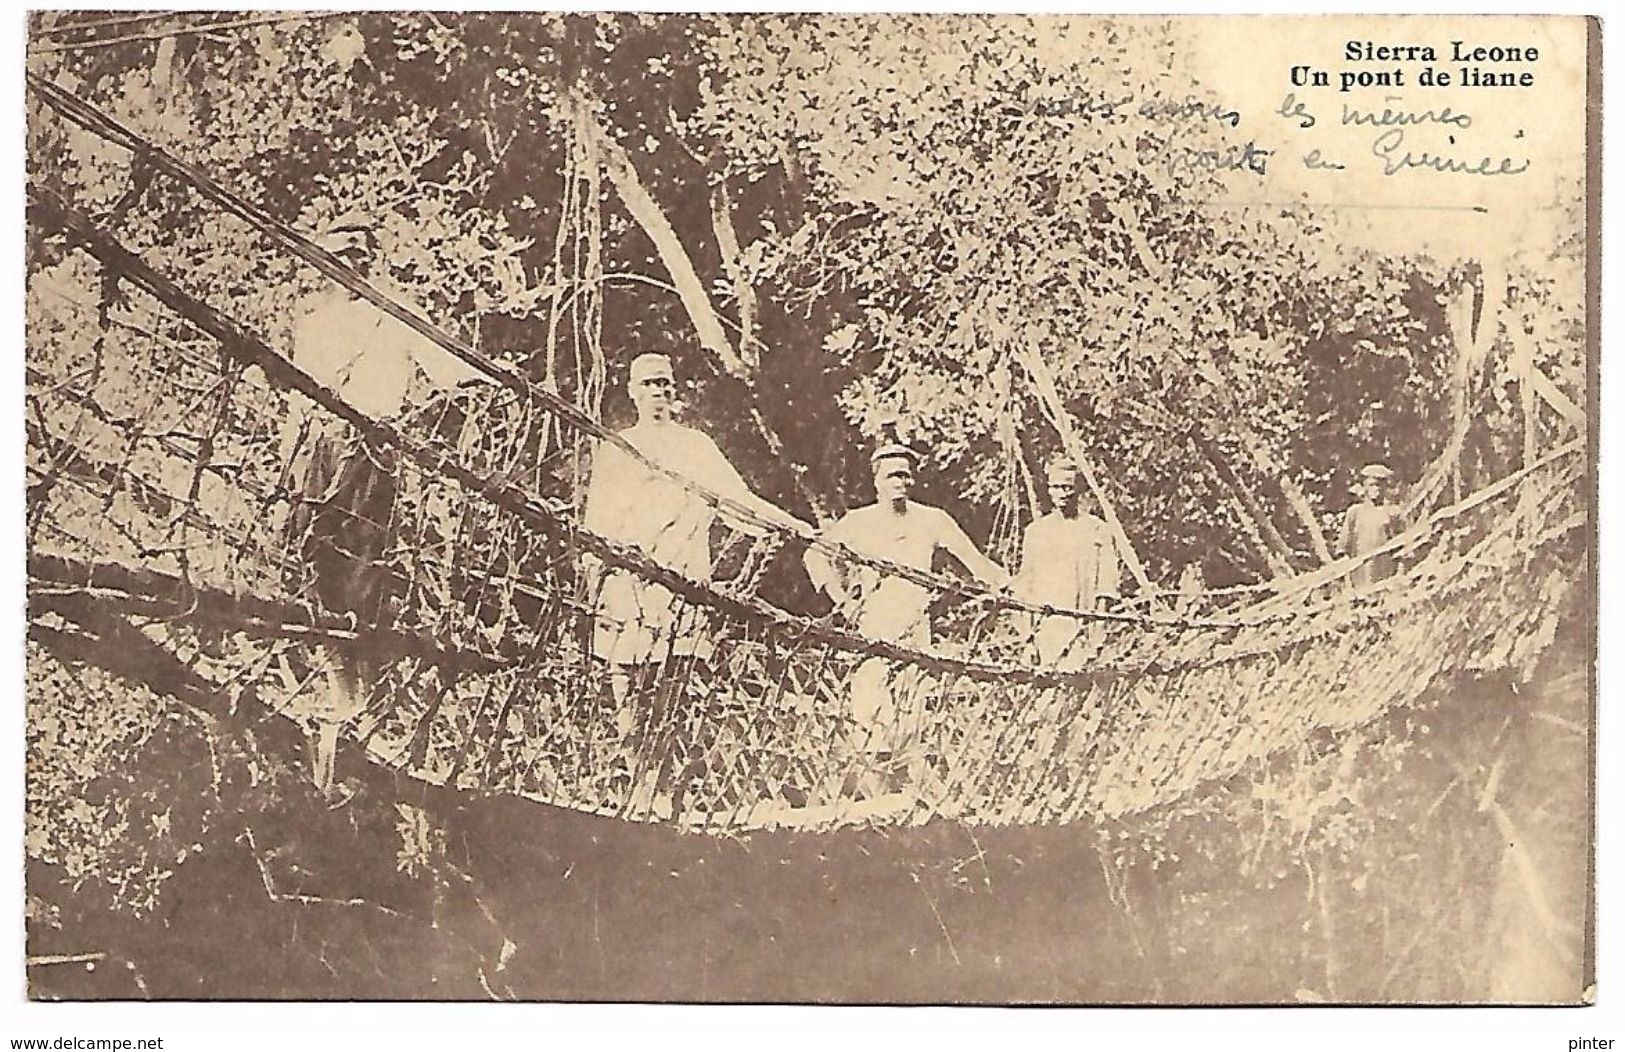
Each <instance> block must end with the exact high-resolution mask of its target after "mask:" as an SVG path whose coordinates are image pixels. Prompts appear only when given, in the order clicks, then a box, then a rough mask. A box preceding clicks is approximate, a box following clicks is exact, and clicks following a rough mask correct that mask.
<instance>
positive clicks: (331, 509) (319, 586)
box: [281, 226, 477, 790]
mask: <svg viewBox="0 0 1625 1052" xmlns="http://www.w3.org/2000/svg"><path fill="white" fill-rule="evenodd" d="M320 243H321V244H322V246H323V247H324V248H326V249H327V250H328V251H330V252H332V253H333V254H334V255H335V256H337V257H338V258H339V259H340V260H341V261H342V262H344V263H346V264H347V265H349V266H350V267H352V268H353V269H356V270H359V271H366V272H368V281H369V283H370V284H372V285H373V287H374V288H378V289H379V290H380V291H383V292H384V293H385V294H386V295H390V296H392V297H394V298H396V299H398V300H401V299H404V296H403V295H402V294H401V292H400V290H399V289H397V288H395V287H394V286H393V285H391V284H390V283H389V281H388V278H387V276H386V273H385V271H384V268H383V267H382V266H380V265H378V263H379V261H378V253H377V245H376V242H375V240H374V239H373V235H372V233H371V231H370V230H368V229H365V228H362V227H355V226H349V227H337V228H334V229H333V230H331V231H329V232H328V234H326V235H325V236H324V237H323V238H322V239H321V241H320ZM295 309H296V311H297V313H298V317H297V319H296V320H295V322H294V325H293V364H294V365H296V366H297V367H298V368H299V369H301V370H303V371H304V372H305V373H307V374H309V376H310V377H311V378H312V379H314V380H315V381H316V382H317V383H319V384H321V385H322V386H323V387H325V388H326V389H327V390H329V391H332V392H333V393H334V394H336V395H338V396H339V398H340V399H342V400H343V401H344V402H346V403H348V404H349V405H350V406H352V407H353V408H355V409H358V410H360V411H361V412H362V413H363V414H364V415H366V416H367V417H369V418H371V419H374V420H380V421H387V420H391V419H393V418H395V417H397V416H399V415H400V413H401V411H402V409H403V408H404V407H405V402H406V398H407V394H408V391H409V390H411V389H412V388H413V385H414V381H415V380H416V379H417V378H418V374H419V373H420V372H421V374H422V376H423V377H424V378H425V379H426V380H427V386H428V387H429V389H435V388H450V387H452V386H455V385H456V384H458V383H460V382H461V381H463V380H465V379H468V378H471V377H473V376H475V375H477V374H476V373H475V372H474V371H473V369H471V368H470V367H469V366H467V365H465V364H464V363H463V362H461V361H459V360H458V359H457V358H455V357H453V356H452V355H451V354H450V353H449V352H447V351H446V350H444V349H443V348H441V347H440V346H439V345H438V344H435V343H434V342H432V341H430V340H428V339H426V338H425V337H423V336H421V335H419V334H418V333H417V332H416V331H415V330H413V329H411V328H410V327H408V326H407V325H405V324H404V323H402V322H400V321H398V320H396V319H395V318H393V317H391V316H389V315H387V314H385V313H384V312H383V311H381V310H379V309H378V308H377V307H375V306H374V305H373V304H371V303H369V302H367V301H365V300H363V299H361V298H360V297H359V296H357V295H355V294H354V293H352V292H351V291H350V290H349V289H347V288H343V287H340V286H337V285H332V286H329V287H328V288H326V289H324V290H323V291H321V292H319V293H317V294H315V295H313V296H311V297H309V298H307V299H305V300H303V301H301V302H300V303H299V304H298V306H297V307H296V308H295ZM419 386H420V388H421V386H422V385H421V384H420V385H419ZM288 400H289V405H288V412H287V413H286V415H285V416H284V418H283V429H282V434H281V452H282V455H283V458H284V463H288V464H290V465H295V468H294V473H295V477H297V478H298V480H299V481H298V483H297V485H298V490H299V492H298V499H297V501H296V503H295V504H294V507H293V512H292V515H291V517H290V523H289V528H290V535H291V536H292V537H293V538H294V540H295V542H296V543H297V544H298V545H299V548H300V567H301V570H302V572H303V573H304V575H305V580H304V581H302V582H301V584H302V586H303V590H304V591H305V592H306V593H307V594H308V595H310V596H311V597H312V598H313V599H314V600H315V601H316V602H318V603H319V604H320V605H322V606H323V607H325V608H327V609H328V610H330V611H332V612H334V613H339V614H347V615H349V616H350V617H351V618H353V619H354V621H355V625H356V639H355V641H354V643H353V644H351V645H350V646H349V647H347V648H346V649H345V650H344V651H342V652H334V653H333V654H332V655H331V656H330V657H331V663H332V664H331V667H330V668H329V669H328V671H327V675H326V676H324V677H323V681H324V688H323V689H321V690H319V691H317V692H316V693H315V694H313V695H309V696H305V697H301V698H299V699H296V704H297V705H298V707H299V708H300V710H301V714H302V715H304V716H305V717H306V718H307V719H308V720H309V721H310V722H311V723H312V725H313V727H314V729H313V731H312V742H311V751H312V768H313V770H312V776H313V778H314V780H315V782H316V784H317V785H318V786H319V787H321V788H322V789H324V790H332V789H333V787H334V786H333V773H334V761H335V759H336V756H337V750H338V734H339V730H340V729H341V728H342V726H343V725H344V724H345V723H346V722H348V721H349V720H352V719H354V718H355V717H356V716H358V715H359V714H360V713H361V711H362V709H363V708H364V706H365V704H366V700H367V698H366V695H367V690H368V689H369V687H370V684H371V681H372V680H373V678H374V674H375V671H376V670H375V667H374V665H375V662H374V660H373V655H372V653H371V650H372V648H373V646H374V645H375V644H374V643H373V641H372V640H371V638H370V634H371V633H372V632H373V631H375V630H376V629H377V627H378V622H379V620H380V619H381V617H382V614H383V606H384V603H385V601H386V598H387V594H388V585H387V582H388V576H387V574H386V572H385V569H384V568H382V567H380V565H379V563H380V562H381V561H382V560H383V559H384V558H385V557H386V555H387V554H388V552H387V549H388V546H389V545H390V543H392V538H391V535H392V527H391V519H392V517H393V515H394V507H395V496H396V484H395V475H394V469H393V466H392V463H391V461H390V459H389V454H386V453H385V452H384V451H381V450H378V449H374V448H372V446H370V445H369V444H368V443H367V442H365V441H364V440H363V439H362V438H361V437H360V436H358V435H356V434H355V433H354V432H353V431H352V430H351V429H350V427H349V426H348V425H347V424H345V423H344V422H343V421H342V420H340V419H339V418H337V417H335V416H332V415H331V414H328V413H326V412H325V411H319V410H317V409H316V407H315V406H314V405H313V404H312V403H311V402H310V400H309V399H307V398H305V397H304V396H303V395H301V394H299V393H298V392H289V395H288Z"/></svg>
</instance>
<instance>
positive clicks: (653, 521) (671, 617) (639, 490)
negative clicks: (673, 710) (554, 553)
mask: <svg viewBox="0 0 1625 1052" xmlns="http://www.w3.org/2000/svg"><path fill="white" fill-rule="evenodd" d="M627 391H628V393H629V394H630V395H631V397H632V404H633V406H634V407H635V408H636V409H637V414H638V422H637V423H636V424H634V425H633V426H631V427H629V428H627V429H626V430H624V431H622V432H621V433H620V437H621V438H623V439H625V440H626V442H627V443H628V444H629V445H630V446H631V447H632V448H633V449H635V450H637V451H638V453H639V454H641V455H642V457H643V458H645V460H647V461H649V462H652V463H653V464H655V465H658V466H659V467H661V468H664V469H666V471H669V472H671V473H673V474H675V475H677V476H679V477H681V478H682V479H685V480H687V481H689V482H691V483H693V484H694V485H695V486H696V487H698V488H699V489H700V490H704V491H707V492H709V493H711V494H714V495H716V496H718V497H726V498H728V499H730V500H732V501H734V502H735V503H737V504H740V505H743V506H744V508H745V509H746V511H747V512H749V513H751V514H753V515H754V516H755V517H756V518H757V519H758V520H765V522H767V523H772V524H777V525H778V526H781V527H783V528H785V529H788V530H791V531H793V532H795V533H798V534H801V535H803V536H806V535H808V534H809V533H810V532H811V529H810V527H808V526H807V525H806V524H805V523H803V522H801V521H800V520H799V519H797V518H795V517H794V516H792V515H790V514H789V513H788V512H786V511H784V510H783V509H781V508H778V507H776V506H774V505H773V504H771V503H769V502H768V501H765V500H763V499H762V498H761V497H758V496H757V495H756V494H755V493H752V492H751V490H750V487H749V486H747V485H746V484H745V480H744V479H743V478H741V477H740V475H739V472H738V471H736V470H734V467H733V465H732V464H730V463H729V462H728V458H727V457H725V456H724V455H723V453H722V450H720V449H718V448H717V444H716V443H715V442H713V441H712V440H711V439H710V437H709V436H707V435H705V434H704V433H702V432H700V431H696V430H695V429H694V428H692V427H685V426H684V425H682V424H679V423H678V422H677V421H676V420H674V419H673V418H672V411H673V405H674V400H675V394H676V378H675V376H674V375H673V372H672V366H671V359H669V358H667V357H666V356H665V355H663V354H645V355H640V356H639V357H637V358H636V359H634V360H633V362H632V366H631V370H630V372H629V375H628V381H627ZM717 514H718V511H717V508H716V507H715V506H714V505H713V504H712V503H711V502H710V501H709V500H707V499H706V497H705V495H704V493H701V492H697V491H696V490H695V489H693V488H689V487H686V486H684V485H683V484H682V483H680V482H678V481H677V480H675V479H673V478H671V477H670V476H668V475H666V474H663V473H662V472H660V471H657V470H653V469H652V468H651V467H649V465H648V464H646V463H644V462H643V461H640V460H639V459H638V458H636V457H634V456H632V455H630V454H628V453H627V452H626V451H625V450H624V449H622V448H620V447H619V446H617V445H616V444H614V443H612V442H601V443H599V444H598V447H597V449H596V450H595V451H594V453H593V462H592V478H591V480H590V481H589V483H588V486H587V502H586V510H585V512H584V513H583V523H584V524H585V525H586V527H587V529H589V530H591V531H593V532H594V533H597V534H599V535H600V536H603V537H605V538H608V539H609V540H612V541H619V542H621V543H622V544H629V545H632V546H634V547H636V548H637V549H639V550H640V551H642V552H643V554H644V555H647V556H648V557H649V558H650V559H651V560H653V561H654V562H657V563H659V564H660V565H662V566H664V567H666V568H668V569H671V570H675V571H677V572H678V573H680V574H682V575H683V576H684V577H687V578H689V579H690V580H694V581H700V582H705V581H709V580H710V579H711V526H712V524H713V523H714V522H715V521H716V518H717ZM723 514H724V517H725V519H726V521H728V523H729V525H730V526H732V527H734V528H735V529H738V530H740V531H741V532H744V533H750V534H758V535H759V534H761V533H763V532H764V531H765V528H766V527H764V526H763V524H762V521H755V522H753V521H750V520H749V519H746V518H742V517H738V516H729V515H727V513H726V511H724V512H723ZM587 572H588V577H589V583H590V584H592V585H593V586H595V587H596V588H597V590H598V591H597V595H598V604H597V616H596V618H595V622H594V629H593V652H594V653H595V654H597V655H598V656H599V657H600V658H602V659H604V660H605V661H608V662H609V663H610V666H611V683H612V685H613V688H614V691H615V695H616V699H617V700H618V701H619V700H623V699H624V698H625V695H626V690H627V687H628V685H629V683H630V679H631V673H632V671H633V669H635V668H636V667H638V666H640V665H646V664H648V663H652V662H659V661H663V660H664V659H665V658H666V656H667V654H668V652H674V653H678V654H691V653H695V652H699V651H702V650H703V648H704V647H705V646H706V642H707V641H706V640H705V639H703V638H702V636H703V625H701V624H700V623H699V622H698V621H697V620H695V621H694V622H693V623H692V624H684V623H679V621H678V614H679V603H678V600H677V597H676V596H674V595H673V594H672V593H671V591H670V590H669V589H667V588H665V587H664V586H662V585H659V584H655V583H652V582H649V581H646V580H644V579H643V578H642V577H639V576H638V575H636V574H634V573H630V572H624V571H612V572H610V573H608V574H605V575H603V576H602V580H601V581H599V580H596V579H597V578H598V576H599V565H598V562H597V560H596V559H589V560H588V561H587ZM616 719H617V723H618V724H619V726H620V729H621V731H622V732H623V733H624V732H626V731H627V730H630V728H631V713H629V712H625V711H624V710H623V711H622V712H621V713H618V714H617V717H616Z"/></svg>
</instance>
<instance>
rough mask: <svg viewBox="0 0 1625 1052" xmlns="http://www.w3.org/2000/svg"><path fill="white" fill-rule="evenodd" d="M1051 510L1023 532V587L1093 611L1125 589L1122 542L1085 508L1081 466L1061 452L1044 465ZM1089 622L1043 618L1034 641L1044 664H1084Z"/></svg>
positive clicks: (1056, 603) (1045, 599) (1032, 598)
mask: <svg viewBox="0 0 1625 1052" xmlns="http://www.w3.org/2000/svg"><path fill="white" fill-rule="evenodd" d="M1044 478H1045V482H1046V484H1047V486H1048V490H1049V500H1050V511H1049V514H1047V515H1042V516H1040V517H1039V518H1037V519H1034V520H1033V522H1032V523H1031V525H1029V526H1028V527H1027V531H1026V533H1025V534H1024V535H1023V537H1022V545H1021V576H1020V578H1019V580H1018V593H1019V594H1020V595H1021V597H1022V598H1023V599H1026V600H1028V601H1029V602H1033V603H1042V604H1044V605H1045V606H1053V607H1057V608H1059V609H1062V610H1082V611H1086V612H1087V611H1094V610H1100V609H1102V608H1103V606H1104V604H1105V603H1106V602H1107V601H1109V600H1112V599H1116V598H1118V597H1119V596H1120V595H1121V587H1122V569H1121V565H1122V564H1121V562H1120V560H1119V558H1118V554H1117V543H1116V541H1115V540H1114V539H1113V538H1112V532H1111V528H1110V527H1109V526H1107V525H1106V523H1105V522H1104V521H1102V520H1101V519H1099V518H1097V517H1095V516H1094V515H1091V514H1089V513H1088V512H1087V511H1085V510H1084V509H1083V495H1082V492H1081V491H1080V489H1079V487H1078V469H1077V466H1076V465H1075V464H1073V463H1072V461H1071V460H1069V459H1067V458H1066V457H1061V458H1058V459H1056V460H1053V461H1051V462H1050V464H1049V466H1048V467H1047V468H1046V469H1045V471H1044ZM1088 628H1089V624H1088V622H1086V621H1082V620H1080V619H1078V618H1076V617H1069V616H1067V615H1065V614H1050V615H1046V616H1044V617H1042V618H1040V619H1039V621H1038V624H1037V628H1036V632H1035V633H1034V642H1035V644H1036V645H1037V648H1038V659H1039V660H1040V661H1041V662H1043V663H1045V664H1060V665H1068V666H1075V665H1078V664H1081V663H1082V661H1083V659H1084V657H1085V656H1086V650H1087V648H1086V647H1085V646H1084V645H1083V641H1084V639H1086V638H1087V637H1088V636H1089V635H1091V634H1092V633H1089V632H1087V631H1086V630H1087V629H1088Z"/></svg>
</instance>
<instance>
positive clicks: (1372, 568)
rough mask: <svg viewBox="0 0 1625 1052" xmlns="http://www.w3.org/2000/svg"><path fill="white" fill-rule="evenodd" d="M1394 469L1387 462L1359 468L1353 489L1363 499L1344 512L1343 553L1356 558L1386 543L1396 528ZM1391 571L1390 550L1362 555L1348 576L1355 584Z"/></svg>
mask: <svg viewBox="0 0 1625 1052" xmlns="http://www.w3.org/2000/svg"><path fill="white" fill-rule="evenodd" d="M1393 487H1394V473H1393V471H1392V470H1391V469H1390V468H1389V467H1388V465H1386V464H1367V465H1366V466H1365V467H1363V468H1361V469H1360V481H1359V482H1358V483H1356V484H1355V493H1356V495H1357V496H1359V497H1361V498H1362V499H1361V500H1359V501H1357V502H1356V503H1355V504H1353V505H1351V506H1350V507H1349V509H1348V511H1346V512H1344V514H1343V532H1342V536H1341V537H1340V538H1339V541H1340V544H1341V547H1342V550H1343V554H1345V555H1350V556H1353V557H1354V558H1356V559H1360V558H1364V557H1365V556H1367V555H1368V554H1369V553H1371V552H1374V551H1376V550H1377V549H1378V548H1381V547H1382V546H1383V545H1384V544H1387V543H1388V542H1389V541H1390V540H1392V539H1393V538H1394V536H1395V535H1396V534H1397V533H1398V532H1399V527H1400V524H1401V520H1400V516H1401V513H1402V509H1401V508H1400V507H1399V505H1398V504H1396V503H1394V501H1393V496H1394V493H1393ZM1393 572H1394V556H1393V553H1392V552H1388V553H1385V554H1383V555H1378V556H1374V557H1372V558H1368V559H1365V561H1364V562H1362V563H1361V564H1360V565H1359V566H1357V567H1356V568H1355V569H1354V572H1353V573H1351V574H1349V580H1350V581H1351V582H1352V583H1353V584H1354V586H1355V587H1356V588H1363V587H1365V586H1366V585H1369V584H1371V583H1372V582H1373V581H1380V580H1382V579H1383V578H1385V577H1388V576H1390V575H1391V574H1392V573H1393Z"/></svg>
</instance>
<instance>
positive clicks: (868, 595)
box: [805, 445, 1009, 752]
mask: <svg viewBox="0 0 1625 1052" xmlns="http://www.w3.org/2000/svg"><path fill="white" fill-rule="evenodd" d="M871 465H872V467H873V469H874V479H875V497H876V500H875V503H873V504H870V505H868V506H866V507H862V508H857V509H854V510H853V511H850V512H848V513H847V514H846V515H844V516H842V517H841V519H840V520H838V521H837V522H836V523H835V524H834V525H833V526H831V527H829V528H828V529H827V530H825V531H824V534H823V539H824V540H825V541H829V542H833V543H834V544H836V545H839V546H840V547H842V548H845V549H847V550H848V551H851V552H854V553H856V554H858V555H861V556H868V557H869V558H873V559H883V560H885V561H887V562H892V563H897V564H898V565H901V566H908V567H912V568H913V569H916V570H923V571H929V570H930V569H931V561H932V559H933V557H934V556H935V555H936V553H937V552H938V551H944V552H947V553H948V554H949V555H951V556H953V557H954V558H955V559H956V560H958V561H959V563H960V565H962V566H964V568H965V569H966V570H968V571H970V573H971V575H972V576H973V577H975V578H976V579H977V580H979V581H981V582H982V583H984V584H986V585H989V586H991V587H1002V586H1003V585H1005V584H1006V583H1007V582H1008V581H1009V576H1008V575H1007V574H1006V573H1005V572H1004V570H1003V569H1002V568H1000V567H999V565H998V564H997V563H994V562H993V561H992V560H990V559H988V558H987V557H986V556H984V555H983V554H982V553H981V552H979V551H977V549H976V545H975V544H974V543H973V542H972V541H971V539H970V538H969V537H967V536H965V531H964V530H961V529H960V528H959V524H958V523H956V522H954V520H953V518H952V517H951V516H950V515H949V514H948V513H947V512H945V511H943V510H942V509H940V508H934V507H932V506H931V505H929V504H921V503H919V502H917V501H913V500H910V499H909V490H910V488H911V487H912V485H913V481H914V454H913V452H912V451H911V450H909V449H908V448H907V447H905V446H900V445H886V446H882V447H881V448H879V449H878V450H876V451H875V454H874V456H873V457H872V458H871ZM805 562H806V566H807V576H808V577H810V578H811V579H812V582H813V584H814V585H816V586H817V587H819V588H821V589H823V590H824V591H825V592H826V593H827V594H828V595H829V597H830V599H831V600H833V601H834V603H835V608H836V609H837V610H838V611H840V612H841V613H842V614H843V616H845V617H846V619H847V620H848V621H850V622H852V624H853V625H854V626H855V627H856V628H857V630H858V632H859V633H861V634H862V635H865V636H868V637H869V638H871V639H879V640H885V641H887V642H891V643H900V644H902V645H904V646H908V647H913V648H917V649H918V648H924V647H927V646H929V645H930V643H931V611H930V605H931V599H932V595H931V590H930V589H929V588H927V587H926V586H924V585H921V584H917V583H915V582H913V581H910V580H907V579H905V578H902V577H898V576H895V575H887V574H884V573H882V572H881V571H879V570H877V569H876V568H874V567H872V566H869V565H866V564H863V563H853V564H852V565H849V566H848V565H842V564H841V560H838V559H832V558H831V557H830V556H829V554H827V553H826V552H824V551H821V550H819V548H817V547H813V548H809V549H808V550H807V554H806V557H805ZM900 686H901V684H894V683H893V682H892V677H891V674H890V666H889V663H888V662H887V661H885V660H884V659H883V658H870V659H868V660H866V661H864V662H863V664H862V665H860V666H859V668H858V670H857V672H856V673H854V675H853V677H852V696H851V705H852V713H851V715H852V719H853V721H854V723H855V725H856V731H857V745H858V748H860V749H861V750H863V751H866V752H888V751H890V750H891V749H892V748H893V747H894V746H895V745H896V744H897V743H898V742H899V739H900V736H901V737H906V736H907V735H908V733H909V732H910V731H911V730H913V729H915V725H917V723H918V720H919V718H920V716H921V715H922V713H921V712H919V711H917V710H918V706H916V705H912V704H908V702H909V700H910V699H907V698H905V699H904V702H905V704H904V706H902V707H901V708H900V707H899V705H898V702H897V699H896V698H895V697H894V693H896V691H894V687H900ZM905 693H907V692H906V691H905ZM915 693H917V692H915ZM903 710H906V711H903Z"/></svg>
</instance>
